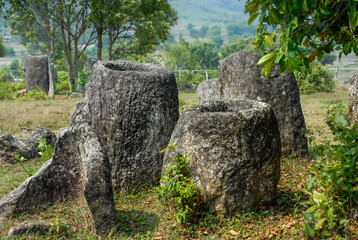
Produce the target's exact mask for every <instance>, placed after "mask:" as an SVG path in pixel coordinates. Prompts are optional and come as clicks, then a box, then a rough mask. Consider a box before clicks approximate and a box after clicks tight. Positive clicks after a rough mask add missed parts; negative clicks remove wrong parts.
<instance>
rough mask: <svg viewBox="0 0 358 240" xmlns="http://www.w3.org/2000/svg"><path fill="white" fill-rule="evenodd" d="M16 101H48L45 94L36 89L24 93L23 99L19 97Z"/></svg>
mask: <svg viewBox="0 0 358 240" xmlns="http://www.w3.org/2000/svg"><path fill="white" fill-rule="evenodd" d="M18 99H19V100H21V101H37V100H48V99H49V97H48V96H47V93H45V92H43V91H42V90H41V89H39V88H37V89H34V90H31V91H29V92H27V93H25V95H24V96H23V97H20V98H18Z"/></svg>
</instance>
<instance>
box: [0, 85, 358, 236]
mask: <svg viewBox="0 0 358 240" xmlns="http://www.w3.org/2000/svg"><path fill="white" fill-rule="evenodd" d="M347 95H348V94H347V89H344V88H339V89H337V90H336V91H335V92H334V93H319V94H311V95H303V96H301V102H302V107H303V111H304V114H305V118H306V123H307V126H308V128H309V129H311V132H312V133H313V136H314V137H316V139H317V141H323V140H325V139H330V138H331V135H330V134H329V133H328V128H327V126H326V124H325V122H324V119H325V113H326V106H327V105H328V104H332V103H334V102H335V100H339V99H343V100H347ZM179 97H180V99H181V102H182V106H184V107H186V106H189V105H191V104H193V103H195V91H193V90H185V91H181V92H180V94H179ZM76 101H78V99H77V100H61V101H52V100H48V101H43V102H38V103H36V102H21V105H20V104H15V103H19V102H16V101H6V102H0V119H1V120H0V124H3V118H4V116H6V114H3V111H2V109H7V111H10V109H11V107H9V106H4V105H9V104H13V105H11V106H12V110H13V111H14V112H17V113H20V112H22V113H21V114H22V115H19V116H24V117H23V118H24V119H22V117H18V118H19V119H18V120H17V121H14V122H12V123H11V124H9V126H8V129H10V130H8V131H10V132H11V133H12V134H14V135H15V136H20V135H21V129H20V128H19V127H18V125H24V122H26V121H30V120H31V119H32V118H39V120H34V122H31V124H29V127H32V126H37V125H36V124H42V126H48V127H49V128H51V129H53V130H55V131H58V129H59V128H60V127H63V126H67V125H68V124H69V116H70V114H71V112H72V110H73V107H74V103H75V102H76ZM18 108H20V109H27V111H30V112H31V114H32V117H27V116H26V113H25V112H26V111H25V110H22V111H20V110H18ZM36 108H40V109H36ZM44 108H46V109H48V110H44ZM44 111H47V114H48V115H47V116H46V117H41V116H40V117H37V116H35V115H36V114H35V112H37V113H38V114H44ZM13 118H14V119H16V114H15V113H14V114H13ZM42 118H44V119H42ZM51 119H55V121H54V122H56V121H57V122H61V124H59V123H57V124H54V123H49V122H50V121H51ZM1 126H2V125H1ZM25 126H26V125H25ZM38 126H40V125H38ZM1 129H2V127H1ZM11 130H13V131H11ZM25 164H26V165H25V167H30V166H31V167H34V168H37V167H39V166H40V165H41V164H42V163H41V162H37V160H32V161H29V162H27V163H25ZM309 165H310V162H309V161H307V160H306V159H291V158H285V159H282V162H281V179H280V182H279V185H278V199H277V203H276V204H275V205H274V206H270V207H266V206H259V207H258V209H257V210H256V211H254V212H246V213H241V214H237V215H235V216H233V217H230V218H225V217H224V216H220V215H212V214H208V213H205V212H203V213H202V214H201V215H200V216H197V217H196V218H195V219H194V222H193V223H192V224H190V225H188V226H187V227H181V226H179V225H178V224H177V223H176V221H175V220H174V219H173V215H174V213H175V212H174V209H173V208H172V207H171V206H165V205H164V204H163V202H162V200H161V199H160V198H159V195H158V193H157V192H156V191H155V190H153V189H151V190H144V191H139V192H138V191H132V192H128V191H127V192H123V193H116V194H115V203H116V209H117V211H118V220H119V221H118V227H117V228H116V229H115V230H114V231H112V232H111V233H109V235H107V236H101V237H99V236H97V235H96V234H95V233H94V225H93V221H92V219H91V214H90V212H89V210H88V208H87V207H86V204H85V200H83V199H81V200H79V202H77V203H73V202H72V203H67V204H58V205H56V206H54V207H51V208H47V209H45V210H44V211H38V212H34V213H32V214H29V213H27V214H21V215H19V216H14V217H12V218H11V219H10V220H9V221H8V223H7V224H6V226H5V227H4V229H3V230H1V231H0V239H2V238H3V237H5V236H6V234H7V232H8V230H9V229H10V227H11V226H13V225H16V224H18V223H20V222H23V221H26V220H30V219H34V218H35V219H40V218H42V219H45V220H47V221H49V222H52V223H53V224H54V225H55V226H61V227H62V228H61V229H62V230H61V231H59V232H57V231H55V230H53V231H52V232H51V233H50V234H49V235H48V236H43V237H39V236H23V237H21V238H19V239H63V238H65V237H68V238H71V239H302V224H303V218H302V216H301V209H300V207H299V204H298V201H300V200H302V199H303V198H305V196H304V194H303V186H304V183H305V181H304V176H305V174H306V173H307V171H308V166H309ZM24 178H26V173H24V172H23V171H22V170H21V168H20V166H17V165H4V166H0V182H1V184H0V198H1V197H2V196H4V195H5V194H6V193H7V192H9V191H11V190H12V189H13V188H15V187H16V186H17V185H18V184H19V183H20V182H21V181H22V180H23V179H24ZM57 216H59V218H58V220H56V217H57ZM351 230H352V231H356V232H358V228H357V227H356V226H351ZM345 237H346V239H355V238H356V236H355V235H354V233H352V232H351V233H347V235H346V236H345Z"/></svg>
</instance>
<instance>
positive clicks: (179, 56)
mask: <svg viewBox="0 0 358 240" xmlns="http://www.w3.org/2000/svg"><path fill="white" fill-rule="evenodd" d="M179 41H180V43H179V44H177V45H172V46H170V47H169V48H168V50H167V55H168V57H169V61H170V63H171V64H173V65H174V66H169V67H172V68H173V69H174V68H177V69H188V68H190V65H191V64H189V63H190V52H189V44H187V42H186V41H185V40H184V39H183V38H181V39H180V40H179Z"/></svg>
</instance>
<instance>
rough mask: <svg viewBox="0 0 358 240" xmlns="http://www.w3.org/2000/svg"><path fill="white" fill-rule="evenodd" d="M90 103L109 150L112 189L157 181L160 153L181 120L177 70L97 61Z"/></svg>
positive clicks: (90, 118) (92, 116)
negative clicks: (175, 71)
mask: <svg viewBox="0 0 358 240" xmlns="http://www.w3.org/2000/svg"><path fill="white" fill-rule="evenodd" d="M86 102H87V106H86V108H88V114H87V117H88V119H87V122H88V123H89V124H90V125H91V126H93V127H94V129H95V130H96V132H97V133H98V136H99V138H100V139H101V141H102V142H103V144H104V147H105V149H106V150H107V152H108V157H109V161H110V165H111V168H112V184H113V187H114V188H115V189H117V190H124V189H125V188H127V187H138V186H139V187H141V186H142V185H145V184H153V183H154V184H156V183H158V182H159V180H160V176H161V169H162V161H163V157H162V155H161V154H160V151H161V150H162V149H164V148H165V147H166V146H167V144H168V142H169V139H170V136H171V133H172V131H173V129H174V126H175V124H176V122H177V120H178V117H179V110H178V105H179V101H178V89H177V86H176V81H175V77H174V74H173V72H172V71H171V70H169V69H167V68H164V67H160V66H155V65H151V64H139V63H132V62H125V61H117V62H116V61H101V62H97V63H96V64H95V65H94V66H93V67H92V74H91V79H90V83H89V84H88V85H87V90H86ZM81 106H82V107H83V105H81ZM75 116H76V117H75ZM75 116H73V117H72V120H73V119H74V118H77V117H78V115H77V114H75ZM80 118H82V119H83V118H85V117H80ZM73 123H74V121H71V124H73Z"/></svg>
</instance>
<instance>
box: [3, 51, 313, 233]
mask: <svg viewBox="0 0 358 240" xmlns="http://www.w3.org/2000/svg"><path fill="white" fill-rule="evenodd" d="M258 59H259V58H258V56H257V55H255V54H253V53H252V52H242V53H237V54H236V55H233V56H231V57H229V58H227V59H225V60H224V61H223V63H222V64H221V67H220V75H219V76H220V77H219V79H217V80H210V81H207V82H205V83H203V85H201V87H200V86H199V90H198V92H200V89H201V88H202V91H203V92H202V94H201V97H200V101H203V102H204V103H203V104H202V105H200V106H194V107H192V108H190V109H188V110H187V111H186V112H184V114H183V115H182V116H181V118H180V120H179V121H178V119H179V111H178V105H179V101H178V90H177V85H176V81H175V77H174V74H173V72H172V71H170V70H168V69H166V68H163V67H159V66H154V65H150V64H138V63H131V62H124V61H120V62H113V61H100V62H97V63H95V64H94V65H93V66H92V67H91V69H92V74H91V79H90V83H89V84H88V86H87V90H86V91H87V92H86V99H85V101H83V102H79V103H77V104H76V106H75V110H74V113H73V115H72V117H71V123H70V126H69V127H68V128H64V129H61V131H60V134H59V137H58V140H57V142H56V145H55V150H54V155H53V157H52V159H51V160H49V161H48V162H47V163H46V164H45V165H44V166H43V167H42V168H41V169H40V170H39V171H38V172H37V173H36V174H35V175H34V176H32V177H30V178H29V179H27V180H26V181H25V182H24V183H23V184H22V185H21V186H20V187H18V188H17V189H15V190H14V191H12V192H11V193H10V194H9V195H8V196H6V197H5V198H3V199H2V200H0V227H1V220H5V219H6V218H8V217H9V216H10V215H11V214H12V213H13V212H15V211H17V212H19V211H23V210H26V209H30V208H33V207H35V206H38V205H45V206H46V205H52V204H54V203H55V202H56V201H61V200H65V199H74V200H75V199H77V198H78V197H81V196H84V197H85V199H86V201H87V204H88V206H89V209H90V210H91V212H92V216H93V219H94V222H95V227H96V230H97V232H99V233H102V232H106V231H108V230H110V229H111V228H113V227H114V226H115V224H116V212H115V207H114V200H113V192H112V191H113V189H114V190H117V191H121V190H124V189H127V188H134V187H138V186H140V187H142V186H145V185H153V184H158V183H159V181H160V178H161V174H162V172H163V171H164V169H165V168H166V167H168V166H170V165H171V159H172V154H173V153H170V152H167V153H166V155H165V156H164V160H163V155H162V154H160V151H161V150H162V149H164V148H166V146H167V145H168V143H169V140H170V141H171V142H173V143H176V148H177V152H179V153H186V154H189V153H192V154H191V155H190V157H189V158H188V161H189V163H190V173H191V175H192V177H193V179H194V181H195V183H196V184H197V185H199V186H201V187H202V189H203V194H204V195H205V197H206V199H207V201H208V204H209V208H210V211H212V212H217V213H226V214H235V213H237V212H240V211H244V210H252V209H255V208H256V207H257V205H258V203H259V202H263V203H271V202H273V201H275V198H276V192H277V183H278V180H279V178H280V158H281V151H283V152H285V153H297V154H300V155H304V154H305V153H306V152H307V141H306V139H305V138H304V136H303V135H302V132H303V133H304V131H305V126H304V119H303V115H302V110H301V109H300V105H299V96H298V91H297V86H296V84H295V80H294V78H293V77H292V76H291V75H288V74H285V75H284V76H280V75H279V74H278V72H277V71H278V69H275V70H274V71H273V73H272V74H271V77H270V79H269V80H265V79H263V78H262V77H261V75H260V72H261V69H260V67H258V66H256V63H257V61H258ZM255 61H256V62H255ZM205 84H206V85H205ZM294 86H296V88H295V87H294ZM199 94H200V93H199ZM258 100H259V101H258ZM177 121H178V123H177ZM295 128H298V129H295ZM281 142H282V144H281ZM283 145H285V146H283ZM293 145H295V146H293Z"/></svg>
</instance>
